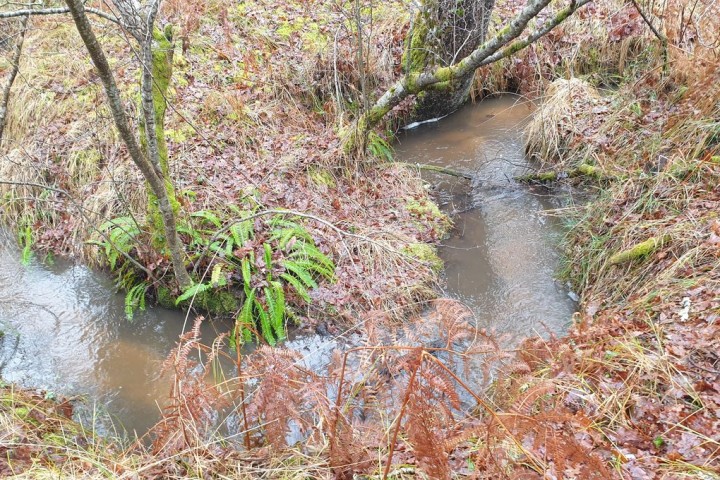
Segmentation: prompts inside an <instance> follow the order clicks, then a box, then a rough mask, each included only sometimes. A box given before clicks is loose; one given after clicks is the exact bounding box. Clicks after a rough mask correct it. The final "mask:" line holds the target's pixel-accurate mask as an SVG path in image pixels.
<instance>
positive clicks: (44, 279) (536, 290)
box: [0, 97, 574, 434]
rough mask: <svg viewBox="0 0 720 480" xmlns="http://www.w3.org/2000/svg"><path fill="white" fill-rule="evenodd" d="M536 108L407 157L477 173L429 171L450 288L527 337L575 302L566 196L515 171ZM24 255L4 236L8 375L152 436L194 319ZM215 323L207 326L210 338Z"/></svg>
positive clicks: (487, 319)
mask: <svg viewBox="0 0 720 480" xmlns="http://www.w3.org/2000/svg"><path fill="white" fill-rule="evenodd" d="M531 112H532V110H531V108H530V106H528V104H524V103H522V102H520V101H518V100H517V99H515V98H513V97H502V98H498V99H492V100H486V101H483V102H482V103H480V104H478V105H475V106H470V107H467V108H465V109H463V110H462V111H460V112H457V113H456V114H454V115H452V116H451V117H448V118H446V119H443V120H442V121H440V122H437V123H430V124H425V125H421V126H419V127H418V128H416V129H413V130H411V131H408V132H407V133H406V134H404V135H402V136H401V138H400V144H399V145H398V147H397V155H396V156H397V160H399V161H404V162H412V163H415V162H417V163H422V164H433V165H441V166H447V167H449V168H452V169H455V170H461V171H464V172H468V173H471V174H472V175H473V176H474V180H473V181H468V180H465V179H455V178H452V177H447V176H445V175H434V174H433V175H430V176H429V177H428V180H429V181H430V182H431V184H432V185H434V188H435V191H436V196H437V198H439V200H440V203H441V204H442V207H443V208H444V209H445V210H446V211H447V212H448V213H451V214H453V218H454V220H455V224H456V230H455V232H454V234H453V235H452V236H451V237H450V238H449V239H448V240H447V241H446V242H445V245H444V246H443V247H442V248H441V256H442V258H443V260H445V262H446V267H447V268H446V272H445V280H446V285H445V289H446V293H447V294H448V295H450V296H453V297H455V298H458V299H459V300H461V301H463V302H465V303H466V304H467V305H468V306H470V307H471V308H472V309H473V311H474V312H475V313H476V317H477V319H478V322H479V324H480V325H481V326H487V327H491V328H494V329H497V330H499V331H501V332H504V333H506V334H508V335H510V336H514V337H516V338H517V337H522V336H527V335H530V334H533V333H535V332H537V333H540V334H544V333H547V330H550V331H552V332H554V333H560V332H562V331H563V329H564V328H565V326H566V325H567V323H568V322H569V321H570V318H571V316H572V313H573V311H574V302H573V301H572V300H571V299H570V298H569V297H568V292H567V291H565V290H564V289H563V288H562V287H561V286H559V285H558V284H557V283H556V282H555V281H554V280H553V274H554V273H555V271H556V269H557V267H558V261H559V254H558V251H557V247H556V245H557V242H558V241H559V239H560V236H561V235H562V228H561V225H560V224H559V223H558V221H556V220H555V219H554V218H553V217H552V216H548V215H547V211H548V210H549V209H553V208H556V207H558V206H560V205H561V204H562V199H561V198H560V197H558V196H552V195H549V194H548V193H547V192H544V191H542V190H533V189H531V188H528V187H526V186H520V185H518V184H516V183H515V182H513V181H512V177H513V176H514V175H517V174H518V173H522V172H523V171H525V169H526V168H527V163H526V161H525V159H524V155H523V148H522V141H521V136H520V130H519V129H520V128H521V125H522V124H523V122H524V121H525V120H526V118H527V117H528V115H529V114H531ZM20 256H21V255H20V252H19V250H18V249H17V247H16V246H15V242H14V240H12V239H10V238H7V237H5V238H3V236H2V235H0V331H2V332H3V335H2V338H0V377H1V378H2V379H3V380H4V381H6V382H15V383H18V384H21V385H23V386H26V387H33V388H42V389H46V390H48V391H51V392H57V393H58V394H62V395H78V396H83V397H85V398H86V399H87V401H86V402H85V405H87V407H86V408H84V409H81V410H80V415H81V419H82V420H84V421H87V422H90V421H93V420H95V419H100V418H107V416H108V415H109V416H110V417H111V418H113V419H115V423H116V426H117V428H118V429H122V428H124V429H127V431H129V432H133V431H134V432H137V433H138V434H143V433H144V432H145V431H146V430H147V429H148V428H149V427H150V426H151V425H153V424H154V423H155V422H156V421H157V419H158V417H159V412H160V405H162V403H163V402H164V400H165V399H166V398H167V394H168V392H169V389H170V380H169V379H168V377H167V376H166V377H159V376H158V374H159V372H160V369H161V366H162V363H163V361H164V359H165V358H166V356H167V355H168V354H169V352H170V351H171V349H172V348H173V347H174V346H175V345H176V343H177V340H178V336H179V335H180V334H181V333H182V332H183V331H184V330H186V329H188V328H190V325H188V324H186V323H185V315H184V314H183V313H181V312H178V311H171V310H166V309H163V308H150V309H148V310H147V311H145V312H139V313H138V314H137V315H136V317H135V320H134V321H133V322H128V321H127V320H126V319H125V312H124V296H123V295H122V294H120V293H117V292H116V290H115V288H114V285H113V281H112V279H110V278H109V277H108V276H107V275H105V274H102V273H97V272H93V271H92V270H90V269H88V268H86V267H83V266H78V265H73V264H71V263H67V262H57V263H55V264H54V265H47V264H46V263H43V262H39V261H37V260H31V261H30V263H29V264H28V265H23V264H21V262H20ZM215 329H216V327H214V326H213V325H212V324H210V323H206V324H204V325H203V340H204V341H206V342H210V341H211V340H212V339H213V338H214V337H215V336H216V332H215ZM217 329H219V330H221V331H224V330H226V329H227V326H217ZM290 343H291V346H292V347H294V348H297V349H299V350H300V351H301V352H303V353H305V354H306V358H307V361H306V364H307V366H308V367H311V368H312V366H313V365H312V364H313V363H315V362H319V361H321V357H322V356H323V354H327V353H328V352H329V350H330V349H331V348H332V347H333V342H332V340H330V339H328V338H324V337H320V336H310V337H302V338H296V339H294V340H293V341H292V342H290ZM99 424H100V425H101V427H103V428H107V425H108V422H100V423H99Z"/></svg>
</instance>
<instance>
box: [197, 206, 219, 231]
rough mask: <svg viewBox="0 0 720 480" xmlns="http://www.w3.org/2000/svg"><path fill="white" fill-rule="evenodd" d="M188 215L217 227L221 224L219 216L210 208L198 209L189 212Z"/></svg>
mask: <svg viewBox="0 0 720 480" xmlns="http://www.w3.org/2000/svg"><path fill="white" fill-rule="evenodd" d="M190 216H191V217H193V218H199V219H201V220H205V221H206V222H208V223H210V224H212V225H214V226H215V227H217V228H220V227H221V226H222V221H221V220H220V217H218V216H217V214H216V213H215V212H213V211H212V210H200V211H198V212H193V213H191V214H190Z"/></svg>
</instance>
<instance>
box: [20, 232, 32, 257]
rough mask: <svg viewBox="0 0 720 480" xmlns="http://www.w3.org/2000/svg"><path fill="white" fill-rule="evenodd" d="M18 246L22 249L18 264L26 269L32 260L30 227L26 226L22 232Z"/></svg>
mask: <svg viewBox="0 0 720 480" xmlns="http://www.w3.org/2000/svg"><path fill="white" fill-rule="evenodd" d="M20 245H21V246H22V247H23V248H22V254H21V256H20V262H21V263H22V264H23V265H24V266H26V267H27V266H28V265H30V260H32V245H33V234H32V228H30V225H28V226H26V227H25V230H23V231H22V233H21V235H20Z"/></svg>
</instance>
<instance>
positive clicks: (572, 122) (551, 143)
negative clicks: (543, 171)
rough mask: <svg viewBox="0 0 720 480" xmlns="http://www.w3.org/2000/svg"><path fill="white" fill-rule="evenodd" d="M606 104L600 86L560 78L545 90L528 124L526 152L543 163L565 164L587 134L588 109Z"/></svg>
mask: <svg viewBox="0 0 720 480" xmlns="http://www.w3.org/2000/svg"><path fill="white" fill-rule="evenodd" d="M601 105H604V101H603V100H602V98H601V97H600V95H599V94H598V92H597V90H596V89H595V88H594V87H593V86H592V85H590V84H589V83H588V82H587V81H585V80H581V79H579V78H575V77H573V78H570V79H568V80H565V79H558V80H555V81H554V82H552V83H551V84H550V85H549V86H548V87H547V89H546V91H545V96H544V97H543V99H542V103H541V104H540V107H539V108H538V109H537V111H536V112H535V114H534V115H533V117H532V120H531V121H530V123H528V125H527V127H525V131H524V135H525V152H526V153H527V155H528V156H529V157H530V158H532V159H534V160H536V161H537V162H538V163H539V164H540V166H541V167H545V166H548V165H563V164H564V163H566V162H567V160H568V158H569V157H572V158H573V160H575V161H576V160H577V159H578V157H579V156H582V157H588V156H590V155H591V154H592V152H583V153H582V155H578V152H577V148H576V147H577V144H578V143H580V142H582V141H583V140H584V139H585V137H586V132H585V127H586V126H585V124H584V123H582V122H580V121H579V119H584V118H585V117H586V116H587V112H588V111H593V110H594V109H596V108H598V107H599V106H601Z"/></svg>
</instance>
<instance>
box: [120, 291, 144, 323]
mask: <svg viewBox="0 0 720 480" xmlns="http://www.w3.org/2000/svg"><path fill="white" fill-rule="evenodd" d="M147 289H148V284H147V283H145V282H141V283H138V284H137V285H135V286H133V287H132V288H130V289H129V290H128V291H127V293H126V294H125V318H127V319H128V321H132V320H133V317H134V316H135V312H136V311H137V310H141V311H145V294H146V293H147Z"/></svg>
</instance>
